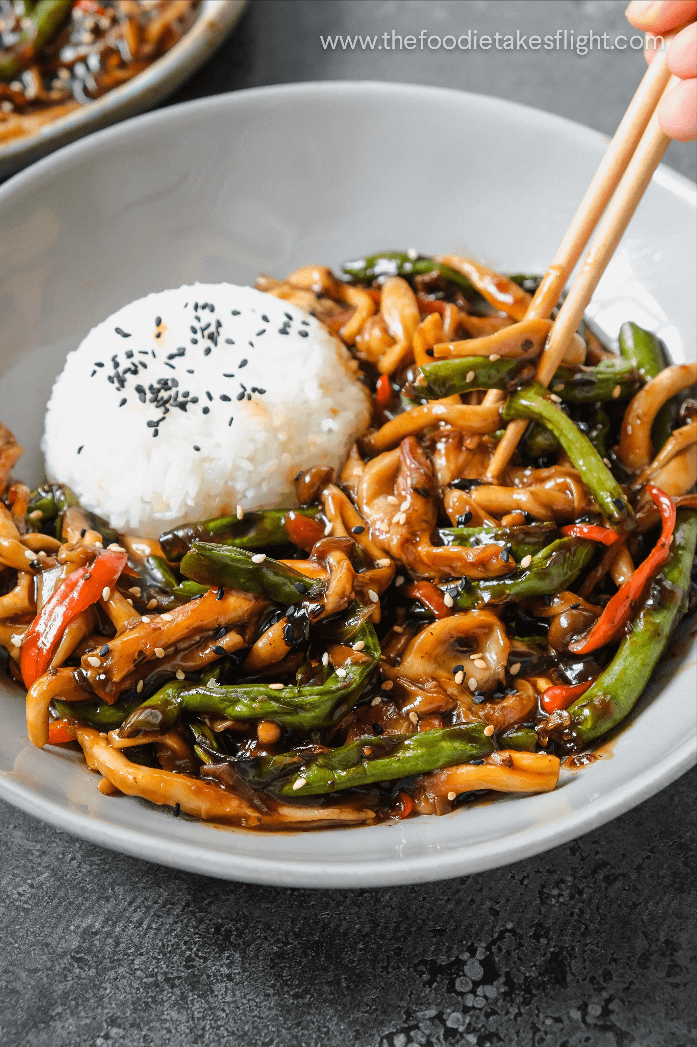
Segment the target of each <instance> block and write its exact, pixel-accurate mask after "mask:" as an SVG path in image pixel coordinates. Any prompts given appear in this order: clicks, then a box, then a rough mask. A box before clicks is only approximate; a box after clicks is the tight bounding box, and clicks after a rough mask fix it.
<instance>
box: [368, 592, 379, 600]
mask: <svg viewBox="0 0 697 1047" xmlns="http://www.w3.org/2000/svg"><path fill="white" fill-rule="evenodd" d="M368 599H369V600H371V601H372V602H373V603H379V602H380V597H379V596H378V594H377V593H376V592H375V590H374V589H368Z"/></svg>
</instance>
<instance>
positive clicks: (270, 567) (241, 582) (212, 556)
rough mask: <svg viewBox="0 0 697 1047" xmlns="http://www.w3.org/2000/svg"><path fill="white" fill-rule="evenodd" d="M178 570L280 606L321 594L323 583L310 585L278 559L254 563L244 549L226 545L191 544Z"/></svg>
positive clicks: (196, 542) (206, 581) (200, 580)
mask: <svg viewBox="0 0 697 1047" xmlns="http://www.w3.org/2000/svg"><path fill="white" fill-rule="evenodd" d="M258 555H261V554H258ZM180 567H181V572H182V574H183V575H185V577H187V578H191V579H193V581H195V582H200V583H202V584H204V585H207V586H215V585H224V586H226V587H229V588H232V589H242V590H243V591H244V592H247V593H256V594H257V595H259V596H268V597H269V599H271V600H276V601H277V602H278V603H283V604H293V603H297V602H298V601H299V600H302V599H303V597H304V596H306V595H308V594H309V596H310V597H312V596H315V595H318V594H319V593H321V592H323V591H324V585H323V584H318V583H316V582H313V581H312V580H311V579H308V578H306V577H305V575H303V574H301V573H300V572H299V571H295V570H294V569H293V568H292V567H288V566H287V565H286V564H283V563H281V562H280V561H279V560H272V559H271V557H266V558H265V559H264V560H263V561H262V562H261V563H255V562H254V558H253V554H252V553H249V552H247V551H246V549H235V548H234V547H232V546H227V545H211V544H210V543H206V542H198V541H194V543H193V545H192V547H191V549H190V550H189V552H188V553H187V554H186V556H185V557H184V559H183V560H182V562H181V565H180Z"/></svg>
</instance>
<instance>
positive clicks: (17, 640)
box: [10, 633, 24, 647]
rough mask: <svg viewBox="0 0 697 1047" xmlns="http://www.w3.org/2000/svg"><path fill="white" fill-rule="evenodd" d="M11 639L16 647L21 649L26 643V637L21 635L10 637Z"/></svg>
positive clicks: (16, 634)
mask: <svg viewBox="0 0 697 1047" xmlns="http://www.w3.org/2000/svg"><path fill="white" fill-rule="evenodd" d="M10 639H11V641H12V643H13V644H14V645H15V647H21V646H22V644H23V642H24V637H23V636H20V635H19V633H15V634H14V636H11V637H10Z"/></svg>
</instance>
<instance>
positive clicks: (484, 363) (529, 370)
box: [416, 356, 537, 400]
mask: <svg viewBox="0 0 697 1047" xmlns="http://www.w3.org/2000/svg"><path fill="white" fill-rule="evenodd" d="M421 370H422V371H423V374H424V377H425V379H426V385H419V386H416V391H417V392H418V394H419V395H420V396H423V397H425V398H426V399H427V400H440V399H442V398H443V397H445V396H452V395H453V394H454V393H467V392H470V391H471V390H473V389H505V390H513V389H516V388H517V387H518V386H519V385H521V384H524V383H525V382H528V381H530V379H531V378H532V377H533V376H534V374H535V372H536V370H537V365H536V364H535V362H534V361H532V360H489V358H488V357H486V356H464V357H458V358H457V359H453V360H438V361H437V363H432V364H424V365H423V367H422V368H421Z"/></svg>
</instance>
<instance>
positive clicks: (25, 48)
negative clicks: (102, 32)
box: [0, 0, 75, 80]
mask: <svg viewBox="0 0 697 1047" xmlns="http://www.w3.org/2000/svg"><path fill="white" fill-rule="evenodd" d="M74 2H75V0H39V2H38V3H37V4H36V6H35V7H33V8H31V9H30V10H28V11H26V12H25V14H24V18H23V28H22V32H21V35H20V37H19V39H18V40H17V42H16V43H15V44H14V45H13V46H12V48H11V49H10V50H8V51H5V52H0V80H9V79H11V78H12V77H13V76H14V77H16V76H18V75H19V74H20V73H21V72H22V70H23V69H26V68H27V66H29V65H31V64H32V62H33V61H34V60H35V59H36V57H37V55H38V54H39V52H40V51H41V50H42V48H44V47H45V46H46V44H47V43H48V42H49V40H51V38H52V37H54V36H55V35H56V33H57V32H58V30H59V29H60V27H61V25H62V23H63V22H64V21H65V19H66V18H67V17H68V14H69V13H70V9H71V7H72V6H73V4H74Z"/></svg>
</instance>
